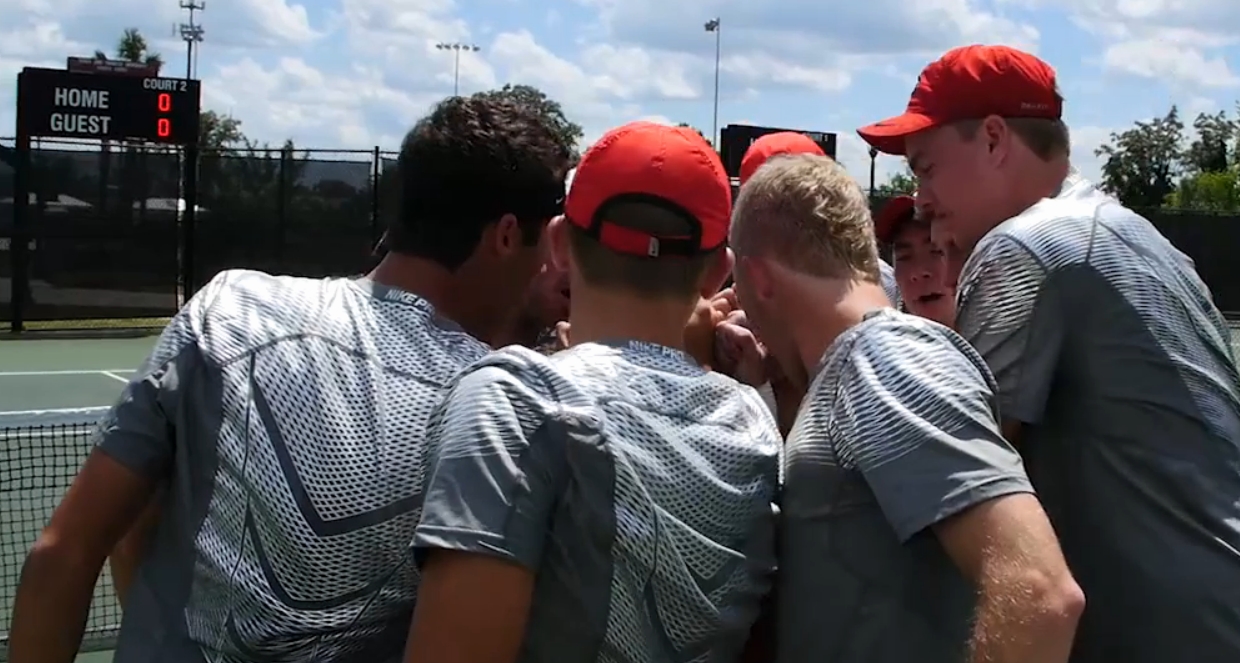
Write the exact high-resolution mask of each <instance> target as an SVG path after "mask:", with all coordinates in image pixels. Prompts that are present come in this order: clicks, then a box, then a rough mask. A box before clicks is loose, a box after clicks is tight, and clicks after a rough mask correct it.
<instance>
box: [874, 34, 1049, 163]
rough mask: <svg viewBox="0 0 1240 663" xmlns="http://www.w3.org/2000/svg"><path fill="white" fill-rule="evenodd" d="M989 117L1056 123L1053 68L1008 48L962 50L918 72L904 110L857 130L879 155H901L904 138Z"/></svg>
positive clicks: (970, 47) (955, 50) (974, 47)
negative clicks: (894, 115) (1043, 120)
mask: <svg viewBox="0 0 1240 663" xmlns="http://www.w3.org/2000/svg"><path fill="white" fill-rule="evenodd" d="M990 115H998V116H1000V117H1033V118H1045V119H1050V120H1057V119H1059V118H1060V117H1062V116H1063V97H1061V96H1060V95H1059V86H1058V85H1057V84H1056V82H1055V70H1054V69H1052V68H1051V66H1050V65H1049V64H1046V63H1045V62H1043V61H1042V60H1040V59H1039V58H1037V57H1036V56H1034V55H1030V54H1029V53H1026V52H1024V51H1020V50H1017V49H1015V48H1012V47H1010V46H980V45H975V46H962V47H960V48H955V49H952V50H950V51H948V52H947V53H946V54H944V55H943V57H941V58H939V59H938V60H936V61H934V62H931V63H930V64H929V65H928V66H927V67H926V68H925V69H923V70H922V71H921V76H920V77H919V78H918V79H917V87H915V88H913V95H912V97H910V98H909V101H908V108H906V109H905V111H904V114H903V115H899V116H896V117H893V118H890V119H887V120H883V121H882V122H876V123H874V124H871V125H870V126H868V127H862V128H860V129H858V130H857V133H858V134H861V138H863V139H864V140H865V142H867V143H869V144H870V145H872V146H874V148H875V149H877V150H878V151H880V152H885V153H887V154H898V155H903V154H904V139H905V138H907V137H908V136H911V135H913V134H915V133H918V132H921V131H925V130H926V129H931V128H934V127H938V126H942V125H945V124H951V123H953V122H960V121H962V120H979V119H982V118H985V117H987V116H990Z"/></svg>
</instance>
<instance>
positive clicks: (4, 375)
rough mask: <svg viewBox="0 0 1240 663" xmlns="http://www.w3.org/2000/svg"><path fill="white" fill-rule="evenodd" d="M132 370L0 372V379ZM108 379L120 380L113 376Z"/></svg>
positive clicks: (127, 371)
mask: <svg viewBox="0 0 1240 663" xmlns="http://www.w3.org/2000/svg"><path fill="white" fill-rule="evenodd" d="M133 372H134V370H133V369H132V368H105V369H102V370H99V369H96V370H93V371H0V378H21V377H38V376H40V375H108V374H109V373H133ZM108 377H112V378H116V379H118V380H120V379H122V378H119V377H117V376H115V375H108ZM124 380H125V382H129V379H128V378H124Z"/></svg>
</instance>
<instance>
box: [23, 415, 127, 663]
mask: <svg viewBox="0 0 1240 663" xmlns="http://www.w3.org/2000/svg"><path fill="white" fill-rule="evenodd" d="M107 411H108V408H103V407H99V408H82V409H73V410H48V411H31V412H0V444H2V445H3V451H0V564H2V565H3V568H0V574H2V575H3V580H2V581H0V583H2V584H0V628H2V629H4V631H3V632H2V633H0V661H5V660H8V639H9V633H8V628H9V622H10V619H11V617H12V609H13V599H14V596H15V594H16V593H17V582H18V578H19V577H20V575H21V569H22V563H23V562H24V561H25V559H26V553H27V552H28V551H29V550H30V546H31V545H32V544H33V543H34V541H35V538H37V537H38V535H39V531H40V530H41V529H42V528H43V526H44V525H45V524H47V519H48V518H49V517H50V516H51V515H52V510H53V509H55V508H56V505H57V504H58V503H59V502H60V498H61V497H62V496H63V495H64V494H65V490H67V489H68V488H69V484H70V482H72V481H73V477H74V476H75V475H76V474H77V471H78V468H79V467H81V465H82V462H83V461H85V460H86V456H87V454H89V453H90V450H91V446H92V440H91V436H92V434H93V433H94V430H95V426H96V425H97V424H98V422H99V420H100V419H102V418H103V416H104V414H106V413H107ZM120 623H121V610H120V606H119V605H117V603H116V598H115V596H114V595H113V593H112V578H111V575H110V574H109V572H108V570H107V568H106V567H105V568H104V572H103V576H102V577H100V579H99V582H98V583H97V584H96V585H95V598H94V601H93V602H92V603H91V606H90V618H89V619H88V620H87V622H86V634H85V637H84V638H83V639H82V651H84V652H88V651H100V650H106V649H112V648H113V647H114V645H115V642H116V634H117V630H118V629H119V627H120Z"/></svg>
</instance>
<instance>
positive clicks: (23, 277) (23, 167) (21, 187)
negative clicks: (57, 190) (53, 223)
mask: <svg viewBox="0 0 1240 663" xmlns="http://www.w3.org/2000/svg"><path fill="white" fill-rule="evenodd" d="M24 76H25V74H21V73H19V74H17V98H18V99H20V98H21V97H22V86H23V85H24V79H23V77H24ZM25 124H26V122H25V118H24V117H22V105H21V104H17V140H16V141H15V147H16V148H17V149H16V150H15V152H16V161H17V163H16V165H15V167H14V168H13V235H12V239H10V240H9V266H10V269H11V270H12V271H13V279H12V281H11V283H10V287H11V288H12V292H11V293H10V298H9V301H10V302H11V303H12V313H13V321H12V327H11V329H12V330H13V332H14V333H18V334H20V333H21V332H22V331H24V330H25V328H26V304H27V303H28V301H27V296H28V295H30V294H31V293H30V254H29V248H30V244H29V242H30V226H29V219H28V218H27V217H28V216H29V214H28V213H29V210H30V190H31V186H30V180H31V178H30V133H29V132H28V131H26V130H25Z"/></svg>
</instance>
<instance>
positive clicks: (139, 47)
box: [95, 28, 164, 69]
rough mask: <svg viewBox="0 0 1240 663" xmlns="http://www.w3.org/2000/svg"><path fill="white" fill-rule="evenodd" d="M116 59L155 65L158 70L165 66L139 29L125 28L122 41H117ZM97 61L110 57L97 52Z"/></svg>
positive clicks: (121, 37)
mask: <svg viewBox="0 0 1240 663" xmlns="http://www.w3.org/2000/svg"><path fill="white" fill-rule="evenodd" d="M116 57H117V58H118V59H121V60H124V61H126V62H144V63H146V64H153V65H155V66H156V69H158V68H160V67H163V66H164V60H163V58H162V57H160V55H159V53H155V52H153V51H151V50H150V49H149V46H148V45H147V43H146V37H143V36H142V32H141V31H140V30H138V29H137V28H125V31H124V32H122V33H121V36H120V39H118V40H117V41H116ZM95 59H96V60H107V59H108V55H107V53H104V52H103V51H95Z"/></svg>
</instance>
